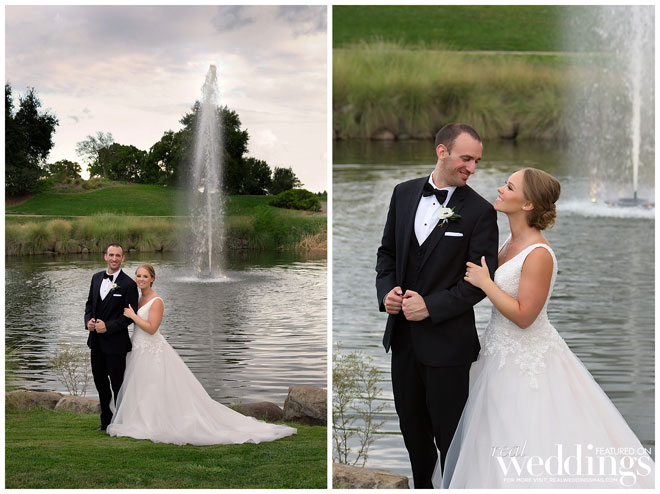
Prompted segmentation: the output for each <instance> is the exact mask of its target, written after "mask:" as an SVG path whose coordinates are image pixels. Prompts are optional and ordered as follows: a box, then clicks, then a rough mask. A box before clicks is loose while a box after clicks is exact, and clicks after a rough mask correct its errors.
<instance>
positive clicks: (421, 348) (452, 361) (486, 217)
mask: <svg viewBox="0 0 660 494" xmlns="http://www.w3.org/2000/svg"><path fill="white" fill-rule="evenodd" d="M427 181H428V176H426V177H423V178H418V179H414V180H409V181H407V182H403V183H400V184H399V185H397V186H396V187H395V188H394V192H393V193H392V200H391V202H390V209H389V212H388V214H387V221H386V223H385V229H384V232H383V239H382V242H381V246H380V248H379V249H378V255H377V263H376V272H377V273H378V274H377V276H376V291H377V296H378V303H379V306H380V310H381V312H385V304H384V299H385V296H386V295H387V294H388V293H389V292H390V290H392V288H394V287H395V286H400V287H403V286H404V285H403V284H404V279H403V278H404V274H405V272H406V263H407V261H408V251H409V248H410V241H411V238H412V235H414V234H415V231H414V224H415V213H416V212H417V205H418V204H419V200H420V198H421V197H422V188H423V187H424V183H426V182H427ZM447 207H450V208H455V209H454V212H455V213H457V214H460V215H461V218H460V219H458V220H456V221H455V220H449V221H448V222H447V223H445V224H444V225H443V223H442V221H440V222H439V223H438V226H436V228H435V229H434V230H433V232H432V233H431V235H430V236H429V237H428V238H427V239H426V241H425V242H424V244H423V245H424V246H425V249H426V251H425V256H424V257H423V259H422V265H421V270H420V272H419V278H418V280H417V290H416V291H417V292H418V293H419V294H420V295H421V296H422V297H423V298H424V302H425V303H426V308H427V309H428V312H429V317H427V318H426V319H424V320H422V321H410V322H409V324H410V331H411V338H412V343H413V348H414V351H415V355H416V356H417V358H418V359H419V360H420V361H421V362H422V363H424V364H425V365H429V366H435V367H445V366H454V365H469V364H470V363H471V362H473V361H474V360H476V358H477V355H478V354H479V349H480V347H479V339H478V337H477V332H476V328H475V323H474V310H473V306H474V305H475V304H476V303H478V302H479V301H480V300H482V299H483V298H484V297H485V294H484V293H483V292H482V291H481V290H480V289H479V288H476V287H474V286H473V285H471V284H470V283H468V282H467V281H465V280H464V279H463V277H464V276H465V270H466V265H465V263H466V262H467V261H471V262H473V263H475V264H478V265H481V256H485V257H486V263H487V264H488V267H489V269H490V274H491V277H492V276H493V275H494V273H495V269H496V268H497V244H498V230H497V213H496V212H495V209H493V206H492V204H490V203H488V202H487V201H486V200H485V199H484V198H482V197H481V196H480V195H479V194H477V193H476V192H475V191H474V190H472V189H471V188H470V187H469V186H467V185H466V186H463V187H457V188H456V190H455V191H454V193H453V194H452V196H451V199H450V201H449V203H448V204H447ZM441 225H443V226H441ZM401 321H404V323H405V317H404V315H403V311H401V313H400V314H398V315H397V316H393V315H390V316H389V317H388V319H387V325H386V327H385V335H384V337H383V345H384V346H385V351H389V349H390V344H391V341H392V338H393V332H395V331H396V327H397V324H401Z"/></svg>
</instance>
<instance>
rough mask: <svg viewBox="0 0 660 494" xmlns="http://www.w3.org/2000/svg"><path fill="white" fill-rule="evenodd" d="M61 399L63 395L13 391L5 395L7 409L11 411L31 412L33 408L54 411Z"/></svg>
mask: <svg viewBox="0 0 660 494" xmlns="http://www.w3.org/2000/svg"><path fill="white" fill-rule="evenodd" d="M61 398H62V393H55V392H42V391H12V392H11V393H6V394H5V408H6V409H11V410H29V409H31V408H37V407H43V408H47V409H49V410H52V409H53V408H55V405H57V402H58V401H60V399H61Z"/></svg>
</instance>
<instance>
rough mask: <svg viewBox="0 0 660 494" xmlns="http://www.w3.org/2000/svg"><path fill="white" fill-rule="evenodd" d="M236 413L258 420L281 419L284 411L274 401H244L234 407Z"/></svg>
mask: <svg viewBox="0 0 660 494" xmlns="http://www.w3.org/2000/svg"><path fill="white" fill-rule="evenodd" d="M236 411H237V412H238V413H242V414H243V415H247V416H248V417H255V418H257V419H260V420H271V421H272V420H282V417H284V412H283V411H282V409H281V408H280V407H278V406H277V405H276V404H275V403H271V402H269V401H258V402H256V403H244V404H242V405H238V406H237V407H236Z"/></svg>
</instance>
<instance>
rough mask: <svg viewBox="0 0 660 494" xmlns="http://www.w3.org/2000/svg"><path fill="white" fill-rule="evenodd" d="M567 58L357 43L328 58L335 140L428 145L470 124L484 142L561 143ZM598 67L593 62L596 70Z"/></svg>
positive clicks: (571, 75)
mask: <svg viewBox="0 0 660 494" xmlns="http://www.w3.org/2000/svg"><path fill="white" fill-rule="evenodd" d="M571 57H572V55H570V54H563V55H553V54H548V55H538V54H536V55H520V54H506V53H504V52H503V53H497V54H491V53H465V52H455V51H444V50H438V49H424V48H413V49H410V48H406V47H403V46H402V45H400V44H397V43H391V42H371V43H364V42H363V43H360V44H357V45H354V46H352V47H350V48H345V49H336V50H334V52H333V120H334V122H333V125H334V132H335V137H336V138H340V139H341V138H371V137H373V136H374V135H375V134H377V133H378V132H380V131H381V130H383V129H386V130H389V131H391V132H392V133H393V134H394V135H395V136H399V135H402V134H406V135H408V136H410V137H413V138H416V137H417V138H430V137H431V136H432V135H433V133H434V132H436V131H437V130H438V129H439V128H440V127H441V126H442V125H444V124H446V123H447V122H456V121H461V122H468V123H469V124H470V125H472V126H473V127H475V128H477V129H479V132H480V134H481V135H482V137H483V138H497V137H519V138H536V139H551V140H559V139H564V138H565V137H566V134H567V132H568V130H567V129H568V123H569V122H568V117H567V116H565V115H566V112H565V111H564V109H565V108H566V105H567V103H568V101H569V97H570V93H569V88H570V84H571V83H572V81H573V80H574V79H575V78H576V77H578V78H580V80H581V81H585V80H588V78H589V77H590V76H591V75H590V71H591V70H592V69H593V67H591V68H590V67H585V68H584V69H583V70H582V71H576V70H574V67H572V66H571V63H572V58H571ZM596 65H597V63H596Z"/></svg>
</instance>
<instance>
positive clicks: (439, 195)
mask: <svg viewBox="0 0 660 494" xmlns="http://www.w3.org/2000/svg"><path fill="white" fill-rule="evenodd" d="M422 195H423V196H424V197H427V196H431V195H434V196H435V197H436V199H438V202H439V203H440V204H444V203H445V200H446V199H447V191H446V190H440V189H436V188H435V187H433V186H432V185H431V184H430V183H429V182H426V183H425V184H424V190H423V191H422Z"/></svg>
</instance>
